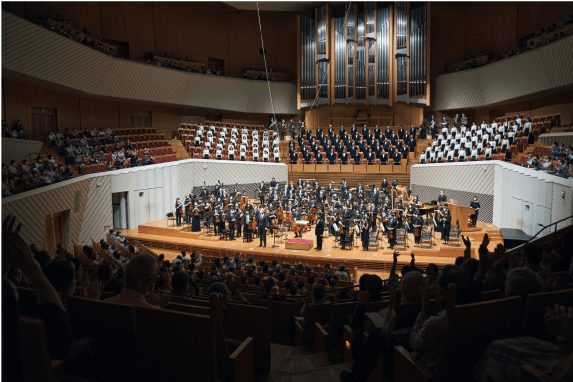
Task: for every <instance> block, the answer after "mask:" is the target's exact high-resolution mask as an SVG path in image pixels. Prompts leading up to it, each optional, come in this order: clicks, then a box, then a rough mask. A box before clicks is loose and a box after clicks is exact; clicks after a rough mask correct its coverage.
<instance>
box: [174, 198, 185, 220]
mask: <svg viewBox="0 0 573 382" xmlns="http://www.w3.org/2000/svg"><path fill="white" fill-rule="evenodd" d="M181 211H183V204H181V200H180V199H179V198H177V200H176V201H175V216H176V217H177V227H181V214H182V213H181Z"/></svg>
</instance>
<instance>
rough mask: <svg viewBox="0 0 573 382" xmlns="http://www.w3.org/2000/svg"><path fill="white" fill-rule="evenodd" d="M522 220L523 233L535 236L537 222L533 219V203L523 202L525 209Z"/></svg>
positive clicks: (523, 209)
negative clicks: (534, 226)
mask: <svg viewBox="0 0 573 382" xmlns="http://www.w3.org/2000/svg"><path fill="white" fill-rule="evenodd" d="M521 216H522V217H523V218H522V228H521V229H522V231H523V232H525V233H526V234H527V235H529V236H533V235H534V233H533V225H534V224H535V220H536V219H533V204H532V203H531V202H527V201H523V208H522V213H521Z"/></svg>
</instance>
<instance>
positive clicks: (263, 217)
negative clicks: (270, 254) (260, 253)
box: [258, 207, 269, 247]
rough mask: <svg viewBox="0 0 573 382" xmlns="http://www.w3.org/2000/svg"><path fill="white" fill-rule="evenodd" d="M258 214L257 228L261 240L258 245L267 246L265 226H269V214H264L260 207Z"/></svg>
mask: <svg viewBox="0 0 573 382" xmlns="http://www.w3.org/2000/svg"><path fill="white" fill-rule="evenodd" d="M260 211H261V212H260V216H259V221H258V229H259V238H260V239H261V242H260V244H259V247H266V246H267V228H268V226H269V216H268V215H267V214H265V209H264V208H263V207H261V209H260Z"/></svg>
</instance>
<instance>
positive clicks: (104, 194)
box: [2, 159, 288, 248]
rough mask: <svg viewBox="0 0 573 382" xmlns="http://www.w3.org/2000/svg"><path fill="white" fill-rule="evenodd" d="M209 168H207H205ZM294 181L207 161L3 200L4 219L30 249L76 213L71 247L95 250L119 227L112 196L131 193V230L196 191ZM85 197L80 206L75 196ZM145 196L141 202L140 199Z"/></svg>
mask: <svg viewBox="0 0 573 382" xmlns="http://www.w3.org/2000/svg"><path fill="white" fill-rule="evenodd" d="M205 166H206V168H205ZM273 177H275V179H276V180H277V181H279V182H286V181H287V180H288V169H287V166H286V165H285V164H280V163H253V162H233V161H206V160H199V159H188V160H185V161H177V162H169V163H162V164H156V165H152V166H145V167H136V168H129V169H124V170H115V171H109V172H105V173H100V174H90V175H85V176H82V177H78V178H75V179H71V180H68V181H65V182H61V183H58V184H54V185H51V186H47V187H42V188H40V189H37V190H32V191H28V192H24V193H21V194H17V195H13V196H10V197H7V198H3V199H2V216H3V217H5V216H6V215H8V214H11V215H15V216H16V217H17V218H18V220H19V221H21V222H23V223H24V226H23V228H22V236H23V238H24V240H26V242H27V243H29V244H32V243H35V244H37V245H38V246H39V247H42V246H43V244H44V230H45V217H46V215H47V214H50V213H56V212H60V211H65V210H70V224H69V235H68V238H69V241H68V243H67V245H68V248H69V247H71V243H72V240H74V241H75V242H76V243H78V244H90V245H91V239H94V240H96V241H98V240H100V239H101V238H103V237H104V235H105V233H106V232H107V231H108V230H109V228H112V227H113V209H112V193H116V192H127V199H128V215H129V216H128V222H127V223H128V226H129V228H136V227H137V226H138V225H140V224H144V223H148V222H150V221H155V220H159V219H163V218H164V217H165V214H166V213H168V212H173V210H174V207H175V199H176V198H177V197H181V196H184V195H186V194H189V193H191V191H192V189H193V187H198V186H201V185H203V181H205V182H206V184H207V185H208V186H213V185H216V184H217V180H220V181H221V182H222V183H224V184H225V185H230V186H231V185H234V184H235V183H239V184H240V185H242V186H249V187H251V188H252V187H256V185H258V184H259V183H260V181H261V180H263V181H265V182H270V181H271V179H272V178H273ZM77 192H79V193H80V198H79V202H78V203H77V205H76V204H75V203H74V200H75V199H74V198H75V194H76V193H77ZM140 193H142V194H141V196H140Z"/></svg>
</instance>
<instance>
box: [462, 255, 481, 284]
mask: <svg viewBox="0 0 573 382" xmlns="http://www.w3.org/2000/svg"><path fill="white" fill-rule="evenodd" d="M461 267H462V268H463V269H465V270H466V271H468V273H469V274H470V278H471V279H472V280H473V278H474V276H475V274H476V273H477V271H478V269H479V261H478V259H467V260H466V261H464V262H463V263H462V265H461Z"/></svg>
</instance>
